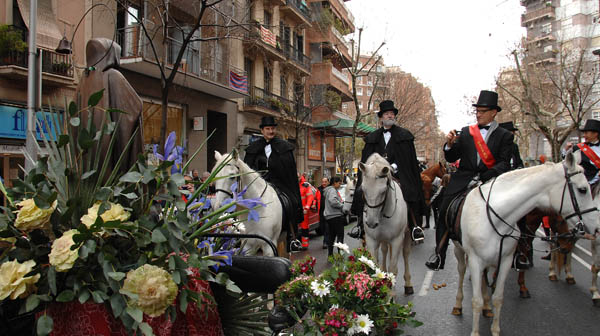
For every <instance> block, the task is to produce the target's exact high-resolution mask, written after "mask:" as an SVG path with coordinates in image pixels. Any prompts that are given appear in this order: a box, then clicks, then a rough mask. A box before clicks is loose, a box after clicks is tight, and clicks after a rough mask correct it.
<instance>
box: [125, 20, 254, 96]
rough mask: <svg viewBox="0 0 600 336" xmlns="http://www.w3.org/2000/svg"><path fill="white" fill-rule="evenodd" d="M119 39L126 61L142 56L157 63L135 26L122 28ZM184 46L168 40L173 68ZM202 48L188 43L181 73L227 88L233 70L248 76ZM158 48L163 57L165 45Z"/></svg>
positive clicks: (170, 62)
mask: <svg viewBox="0 0 600 336" xmlns="http://www.w3.org/2000/svg"><path fill="white" fill-rule="evenodd" d="M140 34H142V35H140ZM117 36H118V39H117V40H118V42H119V44H120V45H121V48H122V49H121V56H122V57H123V58H128V57H142V58H144V59H146V60H148V61H151V62H155V58H154V55H153V53H152V50H151V47H150V44H149V43H146V37H145V36H144V35H143V33H142V32H141V31H140V30H139V29H138V27H136V26H134V27H128V28H124V29H119V31H118V34H117ZM182 45H183V43H182V42H181V41H178V40H176V39H173V38H168V40H167V50H166V53H167V63H168V64H169V65H172V64H173V63H174V62H175V60H176V58H177V55H178V53H179V51H180V50H181V47H182ZM200 46H201V44H200V42H190V43H189V44H188V46H187V47H186V50H185V52H184V54H183V58H182V59H181V64H180V65H179V71H181V72H184V73H186V74H189V75H193V76H196V77H198V78H202V79H206V80H209V81H212V82H215V83H218V84H221V85H223V86H226V87H229V86H230V83H229V75H230V74H229V73H230V71H232V72H235V73H236V74H237V75H238V76H246V72H245V71H244V70H242V69H239V68H237V67H235V66H233V65H231V64H229V63H227V62H223V60H221V59H217V58H216V57H214V56H213V55H211V54H208V53H206V51H208V50H209V49H207V50H204V51H203V50H201V49H200ZM205 46H206V44H205ZM156 47H157V52H158V53H159V57H160V54H161V53H162V52H163V50H162V48H163V47H162V44H161V45H156Z"/></svg>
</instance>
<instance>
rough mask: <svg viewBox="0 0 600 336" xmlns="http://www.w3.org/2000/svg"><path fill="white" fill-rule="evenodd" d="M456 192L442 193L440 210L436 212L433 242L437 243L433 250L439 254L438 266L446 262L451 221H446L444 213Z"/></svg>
mask: <svg viewBox="0 0 600 336" xmlns="http://www.w3.org/2000/svg"><path fill="white" fill-rule="evenodd" d="M456 196H457V194H452V195H444V198H442V205H441V206H440V212H439V214H438V220H437V223H436V225H437V226H436V228H435V243H436V245H437V247H436V249H435V251H436V253H438V254H439V255H440V259H441V264H440V266H442V267H443V266H444V264H445V263H446V253H447V251H448V244H449V243H450V239H449V237H448V234H447V233H448V225H452V223H446V213H447V212H448V207H449V206H450V202H452V200H453V199H454V197H456Z"/></svg>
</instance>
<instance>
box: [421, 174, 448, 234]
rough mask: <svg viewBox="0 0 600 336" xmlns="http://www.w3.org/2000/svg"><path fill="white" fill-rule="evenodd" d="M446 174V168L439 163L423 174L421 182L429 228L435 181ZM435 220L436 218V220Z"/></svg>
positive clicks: (426, 225)
mask: <svg viewBox="0 0 600 336" xmlns="http://www.w3.org/2000/svg"><path fill="white" fill-rule="evenodd" d="M445 174H446V166H445V165H444V164H443V163H441V162H438V163H437V164H435V165H433V166H431V167H429V168H427V169H425V170H424V171H422V172H421V181H423V195H424V196H425V204H426V205H427V209H426V210H425V220H426V222H425V223H426V224H425V227H429V217H430V214H431V197H432V196H433V193H432V189H433V180H434V179H435V178H436V177H439V178H442V177H443V176H444V175H445ZM434 220H435V218H434Z"/></svg>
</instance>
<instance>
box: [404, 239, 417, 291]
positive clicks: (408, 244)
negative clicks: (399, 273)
mask: <svg viewBox="0 0 600 336" xmlns="http://www.w3.org/2000/svg"><path fill="white" fill-rule="evenodd" d="M411 249H412V239H411V238H410V236H409V235H408V234H407V233H405V234H404V239H402V259H404V295H412V294H414V293H415V290H414V289H413V285H412V282H411V275H410V264H409V257H410V251H411Z"/></svg>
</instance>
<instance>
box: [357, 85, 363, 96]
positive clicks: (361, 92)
mask: <svg viewBox="0 0 600 336" xmlns="http://www.w3.org/2000/svg"><path fill="white" fill-rule="evenodd" d="M356 94H357V95H358V96H362V94H363V91H362V88H359V87H357V88H356Z"/></svg>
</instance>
